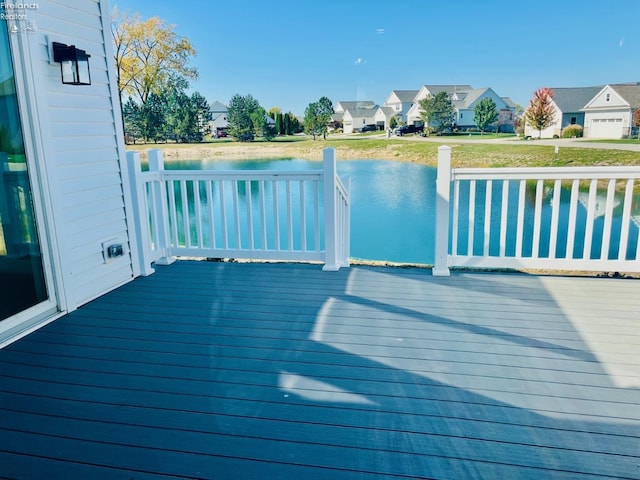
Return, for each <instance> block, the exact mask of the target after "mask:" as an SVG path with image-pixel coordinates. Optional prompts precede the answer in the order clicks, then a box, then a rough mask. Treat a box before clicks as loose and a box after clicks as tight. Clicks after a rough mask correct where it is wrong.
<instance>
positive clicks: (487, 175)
mask: <svg viewBox="0 0 640 480" xmlns="http://www.w3.org/2000/svg"><path fill="white" fill-rule="evenodd" d="M451 176H452V180H479V179H482V180H485V179H486V180H573V179H585V180H600V179H620V180H623V179H629V178H640V167H635V166H631V167H619V166H613V167H538V168H532V167H530V168H526V167H525V168H522V167H516V168H454V169H452V172H451Z"/></svg>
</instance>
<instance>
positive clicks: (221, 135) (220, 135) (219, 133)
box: [216, 130, 227, 138]
mask: <svg viewBox="0 0 640 480" xmlns="http://www.w3.org/2000/svg"><path fill="white" fill-rule="evenodd" d="M225 137H227V132H225V131H224V130H218V131H217V132H216V138H225Z"/></svg>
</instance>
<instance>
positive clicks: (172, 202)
mask: <svg viewBox="0 0 640 480" xmlns="http://www.w3.org/2000/svg"><path fill="white" fill-rule="evenodd" d="M176 187H177V183H176V182H174V181H173V180H169V181H167V182H166V189H167V195H168V196H169V206H170V207H171V213H170V215H171V218H170V222H171V233H172V236H173V238H172V239H171V242H170V243H171V245H172V246H174V247H179V246H180V237H179V236H178V205H177V202H176V195H177V194H176Z"/></svg>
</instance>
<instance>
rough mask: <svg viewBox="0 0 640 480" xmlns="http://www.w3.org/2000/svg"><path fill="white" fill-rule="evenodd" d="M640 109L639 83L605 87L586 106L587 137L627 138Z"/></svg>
mask: <svg viewBox="0 0 640 480" xmlns="http://www.w3.org/2000/svg"><path fill="white" fill-rule="evenodd" d="M638 108H640V83H625V84H612V85H606V86H604V87H603V88H602V89H600V91H599V92H598V93H597V94H596V95H595V96H594V97H593V98H592V99H591V100H590V101H589V102H588V103H587V104H586V105H585V106H584V108H583V109H582V111H583V112H584V136H585V137H588V138H614V139H615V138H625V137H628V136H629V135H631V131H632V127H633V113H634V112H635V111H636V110H637V109H638Z"/></svg>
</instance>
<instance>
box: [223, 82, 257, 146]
mask: <svg viewBox="0 0 640 480" xmlns="http://www.w3.org/2000/svg"><path fill="white" fill-rule="evenodd" d="M259 108H262V107H260V104H259V103H258V101H257V100H256V99H255V98H253V97H252V96H251V95H246V96H244V97H243V96H242V95H238V94H236V95H234V96H233V97H231V100H230V101H229V108H228V109H227V121H228V122H229V133H230V134H231V136H233V137H236V139H238V140H239V141H241V142H246V141H250V140H253V137H254V135H255V126H254V122H253V120H252V114H254V113H255V112H256V110H258V109H259ZM262 111H263V112H264V109H262Z"/></svg>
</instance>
